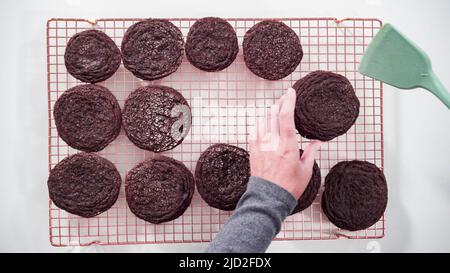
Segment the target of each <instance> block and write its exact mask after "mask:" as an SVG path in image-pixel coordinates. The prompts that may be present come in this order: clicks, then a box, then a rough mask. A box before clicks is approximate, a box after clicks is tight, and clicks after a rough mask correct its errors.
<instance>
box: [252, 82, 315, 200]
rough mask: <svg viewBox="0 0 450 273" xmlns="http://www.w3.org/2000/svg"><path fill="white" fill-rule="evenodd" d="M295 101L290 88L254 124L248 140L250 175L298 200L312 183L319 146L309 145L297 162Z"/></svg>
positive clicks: (293, 92) (294, 93)
mask: <svg viewBox="0 0 450 273" xmlns="http://www.w3.org/2000/svg"><path fill="white" fill-rule="evenodd" d="M295 101H296V92H295V90H294V89H292V88H289V89H288V91H287V92H286V94H284V95H283V96H282V97H281V98H280V99H279V100H278V101H277V102H276V104H274V105H272V106H271V107H270V111H269V113H268V114H267V115H266V117H265V118H264V119H263V120H260V121H259V122H258V123H257V128H256V130H255V133H254V135H253V136H252V137H251V139H250V172H251V175H252V176H257V177H260V178H263V179H265V180H268V181H270V182H272V183H274V184H276V185H278V186H280V187H282V188H284V189H285V190H287V191H288V192H290V193H291V194H292V195H293V196H294V197H295V198H296V199H299V198H300V196H301V195H302V194H303V192H304V191H305V188H306V187H307V186H308V183H309V180H310V179H311V175H312V169H313V164H314V157H315V155H316V152H317V150H318V149H319V148H320V146H321V144H322V143H321V142H320V141H312V142H311V143H310V144H308V146H306V148H305V149H304V152H303V155H302V157H301V158H300V156H299V147H298V143H297V138H296V135H295V124H294V111H295Z"/></svg>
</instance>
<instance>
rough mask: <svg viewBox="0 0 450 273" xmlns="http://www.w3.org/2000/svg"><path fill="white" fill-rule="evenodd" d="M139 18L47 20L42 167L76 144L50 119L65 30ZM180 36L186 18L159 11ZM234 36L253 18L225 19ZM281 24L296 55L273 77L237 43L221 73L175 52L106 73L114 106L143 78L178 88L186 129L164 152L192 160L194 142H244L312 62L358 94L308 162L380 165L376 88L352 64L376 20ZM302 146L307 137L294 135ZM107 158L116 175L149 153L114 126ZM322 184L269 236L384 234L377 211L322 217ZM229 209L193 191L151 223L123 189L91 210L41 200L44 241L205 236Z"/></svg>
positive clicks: (63, 78)
mask: <svg viewBox="0 0 450 273" xmlns="http://www.w3.org/2000/svg"><path fill="white" fill-rule="evenodd" d="M139 20H141V19H136V18H135V19H100V20H96V21H94V22H92V21H88V20H83V19H51V20H49V21H48V23H47V64H48V119H49V127H48V154H49V156H48V168H49V170H50V169H52V168H53V167H54V166H55V165H56V164H57V163H58V162H59V161H61V160H62V159H63V158H65V157H66V156H68V155H71V154H74V153H76V152H77V151H76V150H74V149H72V148H70V147H69V146H67V144H66V143H64V142H63V141H62V140H61V139H60V138H59V136H58V133H57V131H56V127H55V122H54V119H53V114H52V112H53V106H54V103H55V101H56V100H57V99H58V97H59V96H60V95H61V94H62V93H63V92H64V91H65V90H67V89H68V88H70V87H73V86H75V85H77V84H80V82H79V81H77V80H76V79H75V78H73V77H72V76H70V75H69V74H68V73H67V70H66V68H65V66H64V51H65V47H66V44H67V42H68V40H69V39H70V37H72V36H73V35H74V34H75V33H77V32H80V31H83V30H86V29H91V28H97V29H99V30H102V31H104V32H105V33H106V34H107V35H109V36H110V37H111V38H112V39H113V40H114V41H115V42H116V44H117V45H118V46H120V44H121V41H122V37H123V35H124V33H125V31H126V30H127V28H128V27H129V26H131V25H132V24H133V23H135V22H137V21H139ZM169 20H170V21H171V22H172V23H174V24H175V25H176V26H177V27H179V28H180V30H181V31H182V33H183V35H184V37H186V35H187V33H188V31H189V27H190V26H191V25H192V24H193V23H194V22H195V21H196V19H193V18H175V19H169ZM227 20H228V22H229V23H230V24H231V25H232V26H233V27H234V29H235V30H236V33H237V35H238V38H239V44H240V45H241V44H242V39H243V36H244V34H245V32H246V31H247V30H248V29H249V28H250V27H252V26H253V25H254V24H256V23H258V22H259V21H261V20H264V19H262V18H229V19H227ZM276 20H280V21H283V22H284V23H286V24H287V25H288V26H290V27H291V28H292V29H293V30H294V31H295V32H296V33H297V34H298V35H299V37H300V40H301V43H302V46H303V51H304V57H303V60H302V62H301V64H300V65H299V66H298V67H297V69H296V70H295V71H294V72H293V73H292V74H291V75H289V76H288V77H286V78H284V79H282V80H279V81H266V80H263V79H260V78H258V77H256V76H255V75H253V74H252V73H251V72H250V71H249V70H248V69H247V67H246V66H245V63H244V59H243V55H242V47H240V51H239V54H238V56H237V59H236V60H235V61H234V63H233V64H232V65H231V66H229V67H228V68H227V69H225V70H223V71H221V72H214V73H207V72H203V71H200V70H198V69H196V68H195V67H193V66H192V65H190V64H189V62H188V61H187V60H186V58H184V60H183V63H182V64H181V66H180V67H179V69H178V70H177V71H176V72H175V73H173V74H172V75H170V76H168V77H165V78H163V79H161V80H157V81H153V82H144V81H141V80H139V79H137V78H136V77H134V76H133V75H132V74H131V73H130V72H128V71H127V70H125V69H124V68H123V66H121V67H120V68H119V70H118V71H117V72H116V74H115V75H114V76H113V77H112V78H110V79H108V80H107V81H105V82H103V83H100V84H101V85H104V86H106V87H108V88H109V89H110V90H111V91H112V92H113V93H114V95H115V96H116V98H117V99H118V101H119V103H120V105H121V106H123V103H124V100H125V98H126V97H127V96H128V94H129V93H130V92H131V91H133V90H134V89H136V88H138V87H140V86H142V85H146V84H163V85H167V86H171V87H173V88H175V89H177V90H179V91H180V92H181V93H182V94H183V95H184V96H185V98H186V99H187V100H188V101H189V103H190V105H191V108H192V114H193V124H192V128H191V130H190V132H189V134H188V136H187V137H186V139H185V140H184V142H183V143H182V144H181V145H179V146H178V147H176V148H175V149H173V150H171V151H167V152H164V154H165V155H167V156H170V157H173V158H175V159H177V160H180V161H182V162H184V164H185V165H186V166H187V167H188V168H189V169H190V170H194V169H195V164H196V161H197V159H198V157H199V155H200V153H201V152H202V151H204V150H205V149H206V148H207V147H209V146H210V145H211V144H213V143H217V142H225V143H229V144H232V145H237V146H240V147H242V148H245V149H247V148H248V142H247V139H248V134H249V131H250V129H251V127H252V125H254V122H255V118H256V117H260V116H262V115H263V114H264V110H265V108H266V107H268V106H270V105H271V104H272V103H273V102H274V101H275V100H276V99H277V98H279V97H280V96H281V94H282V92H283V90H286V89H287V88H288V87H290V86H292V85H293V84H294V82H295V81H297V80H298V79H300V78H301V77H303V76H305V75H306V74H308V73H309V72H311V71H314V70H328V71H332V72H336V73H340V74H342V75H345V76H346V77H347V78H348V79H349V80H350V82H351V83H352V85H353V87H354V88H355V92H356V94H357V96H358V98H359V100H360V103H361V108H360V116H359V118H358V120H357V121H356V124H355V125H354V126H353V127H352V128H351V129H350V130H349V131H348V132H347V134H345V135H343V136H340V137H338V138H336V139H334V140H332V141H330V142H328V143H326V144H324V145H323V146H322V150H321V151H320V153H319V154H318V158H317V163H318V164H319V166H320V168H321V172H322V182H323V179H324V177H325V175H326V174H327V173H328V170H329V169H330V168H331V167H332V166H333V165H335V164H336V163H337V162H339V161H342V160H351V159H360V160H366V161H369V162H372V163H374V164H376V165H377V166H378V167H380V168H383V94H382V84H381V82H379V81H375V80H373V79H370V78H367V77H364V76H363V75H361V74H359V73H358V71H357V69H358V65H359V62H360V60H361V57H362V54H363V52H364V49H365V47H366V46H367V45H368V44H369V43H370V41H371V40H372V38H373V37H374V35H375V34H376V32H377V31H378V30H379V29H380V27H381V26H382V23H381V21H379V20H377V19H344V20H336V19H334V18H278V19H276ZM298 140H299V145H300V146H301V147H304V146H305V144H307V143H308V142H309V140H307V139H304V138H302V137H300V136H298ZM99 154H100V155H101V156H104V157H106V158H108V159H109V160H111V161H112V162H113V163H114V164H115V165H116V166H117V168H118V170H119V171H120V173H121V175H122V178H124V177H125V174H126V172H127V171H129V170H130V169H131V168H132V167H133V166H135V165H136V164H137V163H138V162H141V161H143V160H144V159H145V158H148V157H151V156H152V153H151V152H146V151H144V150H141V149H139V148H137V147H136V146H134V145H133V144H132V143H131V142H130V141H129V140H128V139H127V137H126V136H125V134H124V132H123V131H122V132H121V134H120V135H119V137H118V138H117V139H116V140H115V141H114V142H113V143H112V144H110V145H109V146H108V147H106V148H105V149H104V150H103V151H101V152H99ZM322 191H323V189H321V190H320V191H319V194H318V196H317V198H316V200H315V201H314V203H313V204H312V206H311V207H309V208H308V209H306V210H304V211H302V212H300V213H297V214H295V215H293V216H289V217H288V218H287V219H286V221H285V222H284V223H283V226H282V229H281V232H280V233H279V234H278V235H277V237H276V240H308V239H316V240H324V239H336V238H340V237H345V238H364V239H366V238H380V237H383V236H384V232H385V221H384V217H383V218H382V219H380V220H379V221H378V222H377V223H376V224H375V225H373V226H372V227H370V228H368V229H366V230H362V231H357V232H349V231H345V230H341V229H339V228H337V227H336V226H334V225H333V224H331V223H330V222H329V221H328V219H327V218H326V216H325V215H324V214H323V213H322V210H321V206H320V198H321V194H322ZM230 214H231V212H225V211H220V210H217V209H215V208H212V207H210V206H208V205H207V204H206V203H205V202H204V201H203V200H202V199H201V198H200V196H199V195H198V193H195V194H194V197H193V200H192V204H191V205H190V207H189V208H188V209H187V211H186V212H185V213H184V214H183V215H182V216H181V217H179V218H178V219H176V220H174V221H171V222H167V223H163V224H159V225H154V224H150V223H147V222H145V221H143V220H140V219H138V218H137V217H135V216H134V215H133V214H132V213H131V211H130V210H129V208H128V206H127V203H126V200H125V194H124V188H123V185H122V189H121V192H120V195H119V199H118V201H117V202H116V204H115V205H114V206H113V207H112V208H111V209H109V210H108V211H106V212H104V213H102V214H100V215H98V216H97V217H94V218H89V219H86V218H81V217H78V216H76V215H72V214H70V213H67V212H65V211H63V210H61V209H59V208H58V207H56V206H55V205H54V204H53V203H52V202H51V201H50V202H49V229H50V242H51V244H52V245H54V246H70V245H90V244H102V245H121V244H154V243H178V242H208V241H211V240H212V239H213V238H214V236H215V234H216V233H217V232H218V231H219V229H220V228H221V226H222V225H223V224H224V222H225V221H226V220H227V219H228V217H229V216H230Z"/></svg>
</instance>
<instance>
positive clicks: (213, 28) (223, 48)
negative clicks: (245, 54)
mask: <svg viewBox="0 0 450 273" xmlns="http://www.w3.org/2000/svg"><path fill="white" fill-rule="evenodd" d="M238 52H239V46H238V39H237V36H236V32H235V31H234V29H233V27H232V26H231V25H230V24H229V23H228V22H227V21H225V20H224V19H221V18H215V17H207V18H202V19H200V20H198V21H196V22H195V23H194V24H193V25H192V26H191V28H190V29H189V33H188V36H187V40H186V57H187V59H188V61H189V62H190V63H191V64H192V65H193V66H195V67H197V68H198V69H201V70H205V71H210V72H212V71H220V70H223V69H225V68H227V67H228V66H229V65H230V64H231V63H232V62H233V61H234V60H235V59H236V55H237V54H238Z"/></svg>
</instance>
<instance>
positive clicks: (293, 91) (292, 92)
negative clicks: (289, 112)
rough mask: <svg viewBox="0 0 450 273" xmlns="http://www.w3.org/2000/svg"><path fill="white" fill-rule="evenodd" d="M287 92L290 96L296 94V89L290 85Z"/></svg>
mask: <svg viewBox="0 0 450 273" xmlns="http://www.w3.org/2000/svg"><path fill="white" fill-rule="evenodd" d="M286 94H288V95H289V96H292V95H295V90H294V89H293V88H292V87H289V88H288V90H287V92H286Z"/></svg>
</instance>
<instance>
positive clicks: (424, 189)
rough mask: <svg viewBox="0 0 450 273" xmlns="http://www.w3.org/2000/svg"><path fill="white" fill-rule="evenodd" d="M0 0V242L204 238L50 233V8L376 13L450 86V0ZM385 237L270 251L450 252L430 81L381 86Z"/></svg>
mask: <svg viewBox="0 0 450 273" xmlns="http://www.w3.org/2000/svg"><path fill="white" fill-rule="evenodd" d="M24 2H25V1H7V0H2V1H1V2H0V22H1V23H0V33H1V37H2V39H1V42H0V44H1V45H0V57H1V58H0V82H1V88H0V89H1V91H0V92H1V93H0V94H1V102H2V103H3V105H2V107H1V108H0V111H1V117H2V118H1V127H0V128H1V131H2V133H1V135H0V139H1V141H0V144H1V150H0V158H1V161H0V166H1V167H0V168H1V171H0V251H1V252H10V251H38V252H44V251H51V252H55V251H59V252H67V251H100V252H108V251H118V252H132V251H140V252H177V251H178V252H190V251H195V252H199V251H202V250H203V249H204V248H205V247H206V244H197V243H190V244H170V245H133V246H114V247H110V246H102V247H99V246H93V247H88V248H75V249H70V248H54V247H51V246H50V244H49V239H48V195H47V188H46V179H47V175H48V173H47V160H48V158H47V156H48V155H47V152H48V151H47V150H48V149H47V134H48V132H47V126H48V123H47V92H46V90H47V85H46V81H47V78H46V77H47V76H46V51H45V48H46V45H45V24H46V21H47V19H49V18H52V17H72V18H87V19H96V18H106V17H108V18H111V17H120V18H124V17H125V18H126V17H204V16H219V17H337V18H345V17H368V18H369V17H370V18H379V19H381V20H382V21H384V22H390V23H393V24H394V25H395V26H396V27H397V28H399V29H400V30H401V31H402V32H404V33H405V34H406V35H408V36H409V37H410V38H411V39H412V40H414V41H415V42H416V43H417V44H418V45H420V46H421V47H422V49H424V50H425V51H426V52H427V53H428V54H429V56H430V57H431V59H432V61H433V67H434V70H435V72H436V74H437V75H439V76H440V78H441V80H442V82H443V83H444V85H446V86H447V87H449V88H450V54H449V48H450V29H449V28H448V25H449V20H448V19H447V17H448V12H449V11H450V2H449V1H447V0H441V1H438V0H433V1H411V0H409V1H408V0H403V1H393V0H389V1H387V0H354V1H319V0H314V1H298V0H292V1H282V0H276V1H275V0H272V1H270V0H255V1H248V0H246V1H243V0H238V1H233V0H227V1H211V0H205V1H194V0H190V1H186V0H185V1H177V3H174V2H175V1H169V0H165V1H149V0H144V1H131V0H128V1H116V0H109V1H92V0H89V1H88V0H65V1H61V0H58V1H57V0H54V1H27V2H28V3H24ZM384 140H385V142H384V147H385V174H386V177H387V180H388V185H389V203H388V208H387V212H386V225H387V227H386V237H385V238H383V239H381V240H346V239H340V240H333V241H283V242H274V243H273V244H272V245H271V246H270V248H269V251H271V252H285V251H292V252H326V251H336V252H349V251H351V252H370V251H386V252H392V251H393V252H403V251H443V252H444V251H445V252H448V251H450V232H449V230H450V142H449V141H450V111H449V110H448V109H447V108H446V107H445V106H444V105H443V104H441V103H440V102H439V101H438V100H437V99H436V98H435V97H434V96H432V95H431V94H430V93H428V92H425V91H423V90H420V89H417V90H412V91H400V90H397V89H395V88H392V87H389V86H387V85H385V88H384Z"/></svg>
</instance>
